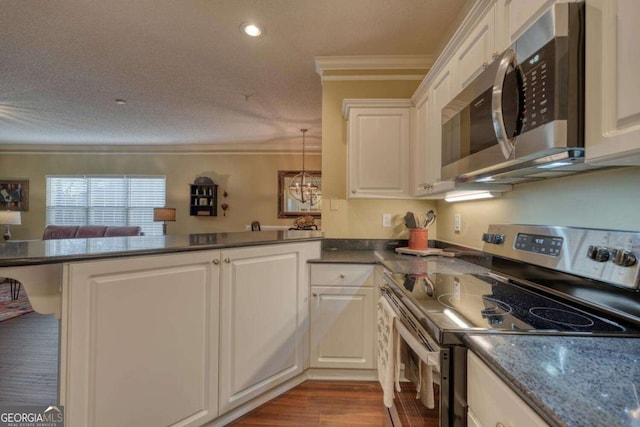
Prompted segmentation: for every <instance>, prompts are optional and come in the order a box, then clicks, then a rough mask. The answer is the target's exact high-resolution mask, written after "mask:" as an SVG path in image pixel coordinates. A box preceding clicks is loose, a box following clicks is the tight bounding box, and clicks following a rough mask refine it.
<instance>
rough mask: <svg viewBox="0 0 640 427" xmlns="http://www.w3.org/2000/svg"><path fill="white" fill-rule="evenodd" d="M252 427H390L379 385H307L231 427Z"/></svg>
mask: <svg viewBox="0 0 640 427" xmlns="http://www.w3.org/2000/svg"><path fill="white" fill-rule="evenodd" d="M228 425H229V426H236V427H240V426H242V427H250V426H274V427H275V426H285V425H296V426H310V427H311V426H316V427H321V426H322V427H330V426H370V427H376V426H379V427H383V426H388V425H389V422H388V415H387V411H386V409H385V408H384V405H383V404H382V389H381V388H380V384H379V383H378V382H376V381H367V382H360V381H358V382H355V381H354V382H351V381H305V382H304V383H302V384H300V385H299V386H297V387H295V388H293V389H291V390H289V391H288V392H286V393H284V394H283V395H281V396H279V397H277V398H276V399H274V400H271V401H270V402H268V403H266V404H265V405H263V406H261V407H259V408H257V409H255V410H254V411H252V412H250V413H249V414H247V415H245V416H244V417H242V418H239V419H238V420H236V421H234V422H232V423H231V424H228Z"/></svg>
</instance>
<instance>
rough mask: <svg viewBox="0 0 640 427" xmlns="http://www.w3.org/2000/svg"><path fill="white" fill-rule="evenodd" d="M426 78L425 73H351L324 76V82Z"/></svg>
mask: <svg viewBox="0 0 640 427" xmlns="http://www.w3.org/2000/svg"><path fill="white" fill-rule="evenodd" d="M422 79H424V74H379V75H371V74H364V75H356V74H350V75H348V76H333V75H332V76H323V77H322V81H323V82H329V81H340V82H343V81H366V80H370V81H373V80H378V81H380V80H422Z"/></svg>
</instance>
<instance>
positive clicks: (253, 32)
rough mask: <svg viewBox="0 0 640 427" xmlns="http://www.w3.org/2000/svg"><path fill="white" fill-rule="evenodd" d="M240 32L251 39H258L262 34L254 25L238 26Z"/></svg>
mask: <svg viewBox="0 0 640 427" xmlns="http://www.w3.org/2000/svg"><path fill="white" fill-rule="evenodd" d="M240 28H241V29H242V32H244V33H245V34H246V35H248V36H251V37H259V36H260V35H261V34H262V28H260V27H259V26H258V25H257V24H254V23H247V22H245V23H243V24H242V25H240Z"/></svg>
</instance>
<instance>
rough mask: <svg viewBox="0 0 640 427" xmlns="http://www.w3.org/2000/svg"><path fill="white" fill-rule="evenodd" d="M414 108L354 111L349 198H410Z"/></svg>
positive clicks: (351, 131) (349, 139) (360, 109)
mask: <svg viewBox="0 0 640 427" xmlns="http://www.w3.org/2000/svg"><path fill="white" fill-rule="evenodd" d="M409 115H410V108H409V107H408V106H407V107H406V108H405V107H403V108H351V109H350V112H349V129H348V142H347V143H348V177H349V180H348V181H349V182H348V188H347V192H348V193H347V196H348V197H349V198H403V197H408V196H409V126H410V124H409Z"/></svg>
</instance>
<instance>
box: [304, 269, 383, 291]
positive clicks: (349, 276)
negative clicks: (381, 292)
mask: <svg viewBox="0 0 640 427" xmlns="http://www.w3.org/2000/svg"><path fill="white" fill-rule="evenodd" d="M311 285H312V286H313V285H322V286H358V287H359V286H370V287H372V286H373V265H360V264H311Z"/></svg>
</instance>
